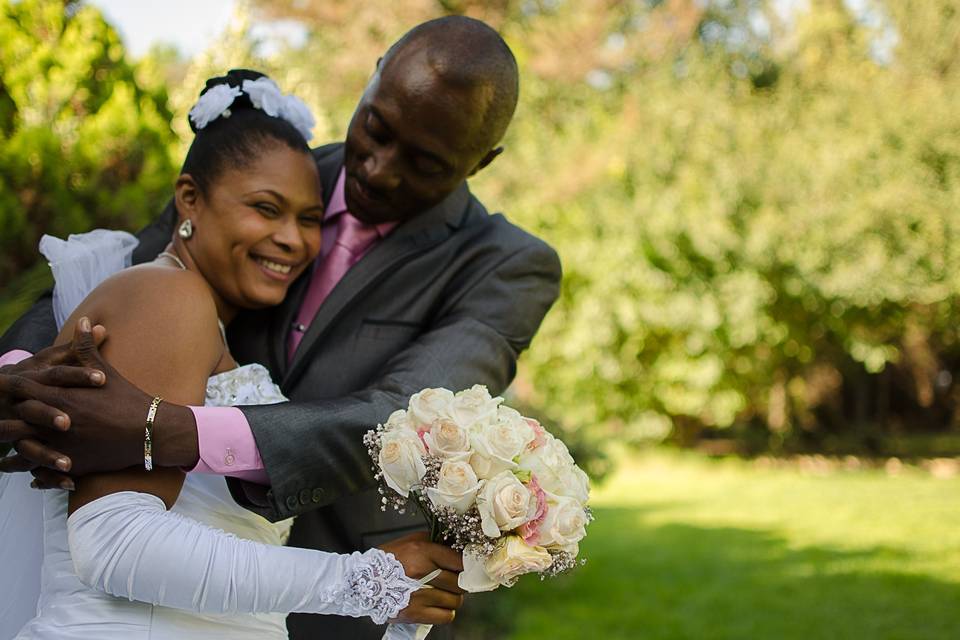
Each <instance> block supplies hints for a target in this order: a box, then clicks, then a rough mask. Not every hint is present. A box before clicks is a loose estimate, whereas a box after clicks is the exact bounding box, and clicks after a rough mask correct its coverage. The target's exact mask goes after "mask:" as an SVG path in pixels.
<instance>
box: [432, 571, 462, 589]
mask: <svg viewBox="0 0 960 640" xmlns="http://www.w3.org/2000/svg"><path fill="white" fill-rule="evenodd" d="M459 575H460V574H458V573H454V572H453V571H447V570H446V569H444V570H443V571H441V572H440V575H438V576H437V577H436V578H434V579H433V580H431V581H430V586H432V587H436V588H437V589H441V590H443V591H449V592H450V593H454V594H462V593H464V590H463V589H461V588H460V585H459V583H458V582H457V579H458V577H459Z"/></svg>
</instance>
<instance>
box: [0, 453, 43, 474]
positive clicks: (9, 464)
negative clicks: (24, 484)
mask: <svg viewBox="0 0 960 640" xmlns="http://www.w3.org/2000/svg"><path fill="white" fill-rule="evenodd" d="M35 466H36V465H35V464H33V463H32V462H30V461H29V460H27V459H26V458H24V457H23V456H20V455H12V456H7V457H6V458H0V473H22V472H24V471H32V470H33V468H34V467H35Z"/></svg>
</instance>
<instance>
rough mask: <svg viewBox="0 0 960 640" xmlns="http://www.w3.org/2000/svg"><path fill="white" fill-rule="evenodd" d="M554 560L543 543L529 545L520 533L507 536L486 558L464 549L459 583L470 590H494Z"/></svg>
mask: <svg viewBox="0 0 960 640" xmlns="http://www.w3.org/2000/svg"><path fill="white" fill-rule="evenodd" d="M551 564H553V558H552V557H551V556H550V553H549V552H548V551H547V550H546V549H544V548H543V547H540V546H531V545H528V544H527V543H526V542H524V541H523V539H522V538H520V537H519V536H507V537H505V538H504V539H503V540H502V541H501V542H500V543H499V544H498V545H497V549H496V551H494V552H493V554H492V555H490V557H488V558H486V559H480V558H476V557H474V556H473V555H472V554H470V553H468V552H464V554H463V572H461V574H460V577H459V579H458V583H459V585H460V588H461V589H463V590H464V591H469V592H471V593H476V592H478V591H492V590H493V589H496V588H497V587H499V586H500V585H504V586H508V587H509V586H511V585H513V583H514V582H515V581H516V579H517V578H519V577H520V576H522V575H524V574H527V573H538V572H540V571H544V570H546V569H548V568H549V567H550V565H551Z"/></svg>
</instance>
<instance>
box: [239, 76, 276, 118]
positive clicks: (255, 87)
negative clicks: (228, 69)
mask: <svg viewBox="0 0 960 640" xmlns="http://www.w3.org/2000/svg"><path fill="white" fill-rule="evenodd" d="M243 92H244V93H245V94H247V95H248V96H250V102H252V103H253V106H254V107H256V108H257V109H260V110H261V111H263V112H264V113H265V114H267V115H268V116H272V117H274V118H276V117H277V116H279V115H280V104H281V103H282V102H283V94H282V93H280V87H278V86H277V83H276V82H274V81H273V80H271V79H270V78H268V77H266V76H263V77H262V78H257V79H256V80H244V81H243Z"/></svg>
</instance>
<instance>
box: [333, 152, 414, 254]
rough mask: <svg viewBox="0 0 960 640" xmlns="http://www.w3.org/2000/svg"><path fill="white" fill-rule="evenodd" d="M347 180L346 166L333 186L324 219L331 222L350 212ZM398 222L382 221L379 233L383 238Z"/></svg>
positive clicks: (378, 226)
mask: <svg viewBox="0 0 960 640" xmlns="http://www.w3.org/2000/svg"><path fill="white" fill-rule="evenodd" d="M346 181H347V171H346V169H344V168H341V169H340V174H339V175H338V176H337V182H336V184H334V186H333V193H332V194H330V203H329V204H328V205H327V210H326V212H325V213H324V214H323V221H324V222H325V223H326V222H329V221H331V220H333V219H334V218H336V217H337V216H338V215H340V214H341V213H350V210H349V209H347V198H346V195H344V185H345V183H346ZM397 224H399V223H397V222H381V223H380V224H378V225H375V226H376V229H377V235H379V236H380V237H381V238H383V237H386V235H387V234H388V233H390V232H391V231H393V229H394V227H396V226H397Z"/></svg>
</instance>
